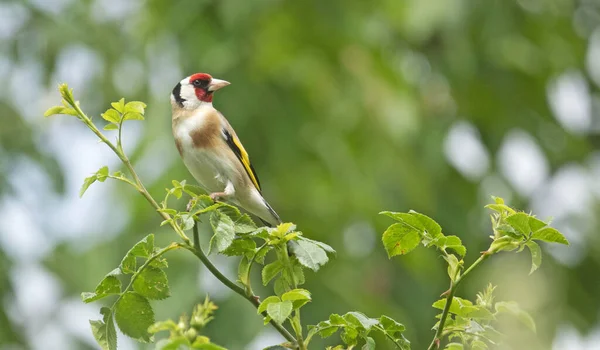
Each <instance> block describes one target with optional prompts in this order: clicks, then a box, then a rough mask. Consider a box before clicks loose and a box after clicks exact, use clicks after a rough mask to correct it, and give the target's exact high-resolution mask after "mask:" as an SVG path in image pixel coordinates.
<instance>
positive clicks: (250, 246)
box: [222, 236, 256, 257]
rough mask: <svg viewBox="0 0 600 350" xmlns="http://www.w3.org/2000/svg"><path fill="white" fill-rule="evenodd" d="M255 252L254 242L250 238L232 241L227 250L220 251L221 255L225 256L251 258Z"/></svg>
mask: <svg viewBox="0 0 600 350" xmlns="http://www.w3.org/2000/svg"><path fill="white" fill-rule="evenodd" d="M246 237H247V236H246ZM255 251H256V242H255V241H254V240H253V239H251V238H245V237H242V238H236V239H234V240H233V242H231V245H230V246H229V248H227V249H225V250H224V251H222V253H223V254H224V255H227V256H241V255H247V256H249V257H251V256H252V255H253V254H254V252H255Z"/></svg>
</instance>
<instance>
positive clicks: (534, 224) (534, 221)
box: [529, 216, 548, 232]
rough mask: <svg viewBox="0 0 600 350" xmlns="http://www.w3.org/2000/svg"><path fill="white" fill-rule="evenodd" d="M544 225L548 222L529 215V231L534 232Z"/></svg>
mask: <svg viewBox="0 0 600 350" xmlns="http://www.w3.org/2000/svg"><path fill="white" fill-rule="evenodd" d="M546 226H548V224H547V223H545V222H543V221H542V220H540V219H538V218H536V217H535V216H529V227H530V228H531V231H533V232H535V231H537V230H541V229H542V228H544V227H546Z"/></svg>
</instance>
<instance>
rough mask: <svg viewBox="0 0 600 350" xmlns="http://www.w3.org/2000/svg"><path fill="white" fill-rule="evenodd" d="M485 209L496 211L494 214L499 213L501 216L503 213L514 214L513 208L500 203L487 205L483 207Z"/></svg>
mask: <svg viewBox="0 0 600 350" xmlns="http://www.w3.org/2000/svg"><path fill="white" fill-rule="evenodd" d="M485 208H487V209H491V210H493V211H496V212H498V213H501V214H502V213H504V212H507V213H508V214H514V213H516V212H515V210H514V209H513V208H511V207H509V206H508V205H505V204H503V203H502V204H500V203H497V204H488V205H486V206H485Z"/></svg>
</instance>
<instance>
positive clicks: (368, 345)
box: [361, 337, 375, 350]
mask: <svg viewBox="0 0 600 350" xmlns="http://www.w3.org/2000/svg"><path fill="white" fill-rule="evenodd" d="M365 341H366V342H365V345H363V346H362V348H361V350H375V340H373V338H371V337H366V338H365Z"/></svg>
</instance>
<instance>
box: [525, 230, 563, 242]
mask: <svg viewBox="0 0 600 350" xmlns="http://www.w3.org/2000/svg"><path fill="white" fill-rule="evenodd" d="M531 239H537V240H540V241H544V242H551V243H560V244H565V245H569V241H567V239H566V238H565V236H563V234H562V233H560V232H559V231H558V230H557V229H555V228H552V227H545V228H543V229H541V230H537V231H535V232H534V233H533V234H532V235H531Z"/></svg>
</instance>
